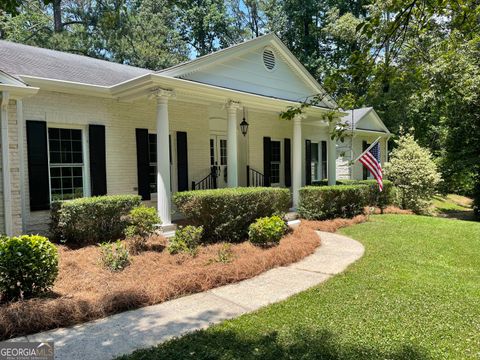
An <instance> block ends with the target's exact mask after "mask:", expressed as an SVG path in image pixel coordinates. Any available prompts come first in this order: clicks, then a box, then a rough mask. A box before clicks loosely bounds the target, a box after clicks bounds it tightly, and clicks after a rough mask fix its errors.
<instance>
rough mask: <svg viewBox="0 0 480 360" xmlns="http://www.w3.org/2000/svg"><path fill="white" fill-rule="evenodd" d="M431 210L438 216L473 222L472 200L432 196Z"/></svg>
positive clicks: (453, 195) (457, 196) (449, 196)
mask: <svg viewBox="0 0 480 360" xmlns="http://www.w3.org/2000/svg"><path fill="white" fill-rule="evenodd" d="M432 210H433V213H434V214H437V215H438V216H443V217H450V218H457V219H462V220H473V209H472V199H470V198H467V197H465V196H461V195H455V194H449V195H445V196H441V195H437V196H434V197H433V202H432Z"/></svg>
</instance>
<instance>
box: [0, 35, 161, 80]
mask: <svg viewBox="0 0 480 360" xmlns="http://www.w3.org/2000/svg"><path fill="white" fill-rule="evenodd" d="M0 70H2V71H4V72H6V73H7V74H9V75H11V76H14V77H17V78H19V77H21V75H27V76H36V77H42V78H49V79H57V80H65V81H74V82H79V83H84V84H91V85H101V86H111V85H115V84H118V83H120V82H123V81H127V80H130V79H133V78H136V77H138V76H141V75H144V74H148V73H152V71H151V70H148V69H142V68H137V67H133V66H128V65H122V64H118V63H114V62H110V61H105V60H99V59H94V58H91V57H87V56H82V55H76V54H70V53H65V52H61V51H55V50H50V49H43V48H38V47H34V46H28V45H23V44H17V43H13V42H9V41H5V40H0Z"/></svg>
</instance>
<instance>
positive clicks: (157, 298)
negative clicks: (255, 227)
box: [0, 222, 320, 339]
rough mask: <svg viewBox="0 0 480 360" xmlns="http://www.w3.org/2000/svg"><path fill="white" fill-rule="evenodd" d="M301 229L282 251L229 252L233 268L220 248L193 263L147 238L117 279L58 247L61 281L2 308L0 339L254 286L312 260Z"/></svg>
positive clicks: (309, 235) (204, 250)
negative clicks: (269, 273) (263, 276)
mask: <svg viewBox="0 0 480 360" xmlns="http://www.w3.org/2000/svg"><path fill="white" fill-rule="evenodd" d="M312 223H314V222H305V223H303V222H302V224H301V225H300V226H299V228H298V229H296V230H295V231H293V232H291V233H289V234H287V235H286V236H285V237H284V238H283V239H282V240H281V242H280V245H278V246H275V247H269V248H260V247H256V246H253V245H251V244H250V243H249V242H248V241H246V242H243V243H239V244H232V245H231V246H230V251H231V254H232V255H233V256H232V261H231V262H229V263H222V262H218V261H216V260H215V259H217V258H218V255H219V251H220V250H221V249H224V246H225V245H224V244H213V245H206V246H202V247H201V248H200V250H199V252H198V254H197V256H195V257H191V256H188V255H182V254H179V255H170V254H169V253H168V252H167V251H166V250H165V249H164V248H165V245H166V240H165V239H164V238H163V237H160V236H156V237H152V238H151V239H150V240H149V243H148V249H147V251H145V252H142V253H140V254H139V255H135V256H132V257H131V264H130V265H129V266H128V267H127V268H125V269H124V270H123V271H120V272H111V271H109V270H106V269H104V268H103V267H102V266H101V265H100V263H99V256H100V249H99V247H98V246H88V247H84V248H80V249H69V248H67V247H65V246H59V247H58V249H59V259H60V264H59V275H58V278H57V280H56V282H55V285H54V287H53V289H52V291H51V292H50V293H48V294H45V295H44V296H43V297H41V298H36V299H29V300H25V301H17V302H12V303H5V304H2V305H0V339H6V338H11V337H15V336H21V335H26V334H32V333H35V332H39V331H44V330H48V329H53V328H57V327H65V326H70V325H74V324H78V323H82V322H86V321H89V320H94V319H98V318H102V317H105V316H108V315H111V314H115V313H119V312H122V311H126V310H130V309H135V308H139V307H142V306H147V305H153V304H158V303H161V302H163V301H166V300H170V299H173V298H177V297H180V296H184V295H187V294H193V293H197V292H201V291H205V290H208V289H211V288H214V287H218V286H221V285H225V284H229V283H234V282H238V281H240V280H244V279H248V278H251V277H253V276H255V275H258V274H260V273H262V272H264V271H266V270H268V269H271V268H274V267H277V266H283V265H288V264H291V263H293V262H296V261H299V260H300V259H302V258H304V257H306V256H308V255H310V254H312V253H313V252H314V251H315V249H316V248H317V247H318V246H319V245H320V239H319V237H318V236H317V235H316V234H315V232H314V231H313V230H312V229H314V226H312Z"/></svg>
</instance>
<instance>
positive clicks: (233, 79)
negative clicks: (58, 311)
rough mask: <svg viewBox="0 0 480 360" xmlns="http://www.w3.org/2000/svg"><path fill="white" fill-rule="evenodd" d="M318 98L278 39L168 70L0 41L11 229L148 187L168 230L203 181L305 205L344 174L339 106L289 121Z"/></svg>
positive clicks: (3, 216) (6, 208)
mask: <svg viewBox="0 0 480 360" xmlns="http://www.w3.org/2000/svg"><path fill="white" fill-rule="evenodd" d="M318 93H323V90H322V88H321V86H320V85H319V84H318V83H317V82H316V81H315V79H314V78H313V77H312V76H311V75H310V74H309V73H308V72H307V71H306V70H305V68H304V67H303V66H302V65H301V64H300V63H299V62H298V60H297V59H296V58H295V57H294V56H293V55H292V54H291V53H290V51H289V50H288V49H287V48H286V47H285V45H284V44H283V43H282V42H281V41H280V40H279V39H278V38H277V37H276V36H275V35H266V36H263V37H259V38H256V39H254V40H250V41H247V42H244V43H242V44H239V45H237V46H233V47H230V48H228V49H225V50H221V51H218V52H216V53H213V54H211V55H207V56H204V57H201V58H198V59H196V60H193V61H190V62H187V63H184V64H180V65H177V66H174V67H172V68H169V69H166V70H163V71H160V72H154V71H150V70H147V69H140V68H135V67H130V66H126V65H120V64H115V63H111V62H107V61H102V60H97V59H91V58H88V57H83V56H79V55H73V54H66V53H61V52H57V51H52V50H46V49H40V48H35V47H30V46H25V45H20V44H14V43H10V42H6V41H0V94H1V112H0V118H1V119H0V120H1V149H2V151H1V158H2V161H1V170H2V174H1V176H0V183H1V184H0V186H1V189H2V191H1V193H0V232H4V233H7V234H20V233H31V232H33V233H36V232H45V231H46V229H47V227H48V222H49V207H50V203H51V201H52V200H55V199H70V198H73V197H79V196H93V195H102V194H140V195H142V196H143V198H144V200H145V201H147V202H152V204H156V206H157V207H158V210H159V214H160V216H161V218H162V220H163V222H164V224H167V225H168V224H170V223H171V204H170V198H171V193H172V192H176V191H183V190H189V189H192V187H193V188H200V187H208V186H210V187H212V186H213V185H215V186H217V187H226V186H228V187H235V186H247V185H250V186H253V185H258V184H264V185H266V186H282V187H290V188H291V189H292V193H293V204H294V206H295V205H296V204H297V202H298V189H299V188H300V187H301V186H303V185H305V184H308V183H310V182H311V181H312V180H315V179H323V178H328V181H329V183H335V179H336V157H337V150H336V147H337V145H336V143H335V141H332V140H330V137H329V124H328V122H327V121H325V120H323V119H324V115H325V114H326V113H327V112H330V111H332V109H335V108H336V104H335V102H334V101H333V100H332V99H330V98H329V97H328V96H326V97H325V100H324V101H323V103H322V104H320V105H319V106H316V107H310V108H308V109H307V110H306V111H305V114H303V115H302V116H299V117H297V118H295V119H294V120H293V121H286V120H280V119H279V113H280V112H282V111H284V110H285V109H286V108H287V107H288V106H292V105H296V104H298V102H299V101H302V100H304V99H306V98H307V97H309V96H312V95H315V94H318ZM347 115H348V114H347V113H346V112H340V111H336V116H337V117H338V119H339V121H341V118H342V117H344V116H347ZM244 120H245V122H247V123H248V124H249V126H248V131H247V133H246V135H243V134H242V132H241V130H240V123H242V122H243V121H244ZM377 130H378V129H376V128H375V129H374V130H373V132H371V133H369V132H368V129H367V132H366V133H365V131H364V130H362V129H360V128H359V129H354V130H353V131H354V132H355V134H356V135H355V138H354V139H357V140H359V139H362V137H366V138H371V136H372V135H374V136H376V135H377V133H378V134H380V132H377ZM380 135H381V136H382V137H383V139H386V138H388V136H389V133H388V130H386V129H384V131H383V133H381V134H380ZM357 140H355V141H357ZM383 144H384V145H382V146H383V148H384V149H385V140H383ZM384 155H385V152H384V153H383V154H382V156H384ZM212 169H213V170H215V171H214V173H215V174H216V175H217V176H212V175H211V174H212ZM247 169H248V170H247ZM247 171H248V173H247ZM203 179H205V180H204V181H203V182H202V180H203ZM212 179H213V180H214V181H213V182H214V183H215V184H213V183H212Z"/></svg>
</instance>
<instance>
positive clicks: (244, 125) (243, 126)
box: [240, 108, 249, 136]
mask: <svg viewBox="0 0 480 360" xmlns="http://www.w3.org/2000/svg"><path fill="white" fill-rule="evenodd" d="M248 125H249V124H248V122H246V120H245V108H243V120H242V122H241V123H240V131H241V132H242V134H243V136H245V135H247V132H248Z"/></svg>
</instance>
